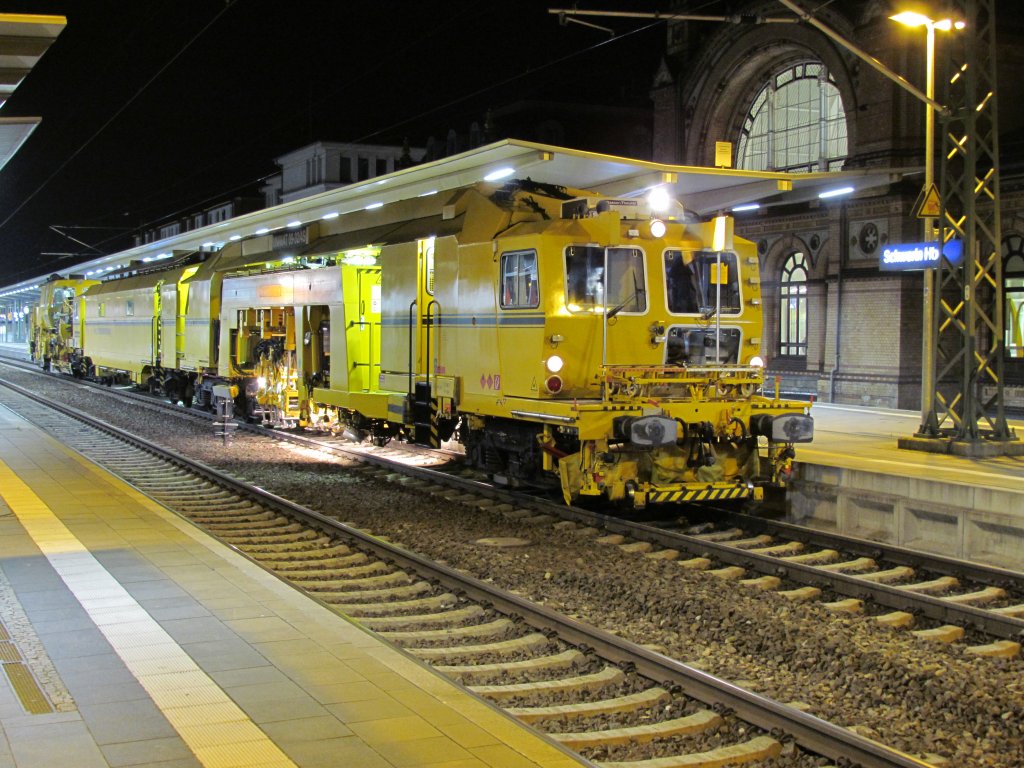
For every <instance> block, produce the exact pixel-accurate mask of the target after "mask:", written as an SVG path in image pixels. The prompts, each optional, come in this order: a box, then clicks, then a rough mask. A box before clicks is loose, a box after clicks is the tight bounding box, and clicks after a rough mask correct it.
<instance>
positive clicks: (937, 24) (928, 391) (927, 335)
mask: <svg viewBox="0 0 1024 768" xmlns="http://www.w3.org/2000/svg"><path fill="white" fill-rule="evenodd" d="M889 18H890V19H892V20H893V21H897V22H899V23H900V24H903V25H905V26H908V27H924V28H925V30H926V31H927V45H926V60H925V62H926V63H925V96H927V98H928V102H931V103H927V102H926V104H925V115H924V193H923V194H924V195H927V194H930V192H931V190H932V188H933V186H934V184H935V110H934V108H933V107H932V103H934V100H935V30H936V29H941V30H943V31H944V32H948V31H949V30H950V29H952V28H953V27H954V26H956V28H957V29H963V22H957V23H956V25H954V24H953V21H952V20H951V19H942V20H940V21H933V20H932V19H930V18H928V17H927V16H924V15H922V14H920V13H915V12H914V11H903V12H902V13H897V14H896V15H894V16H890V17H889ZM923 199H924V198H923V197H922V200H923ZM923 228H924V238H923V240H924V241H925V242H931V241H932V240H934V239H935V231H934V230H935V219H934V218H933V217H930V216H928V217H925V218H924V227H923ZM934 305H935V268H934V267H925V269H924V295H923V299H922V306H923V308H922V313H921V314H922V322H921V428H920V429H919V430H918V432H919V434H922V435H934V434H935V433H936V432H937V431H938V423H937V421H936V419H935V345H934V338H933V332H934V321H933V317H932V316H933V313H934Z"/></svg>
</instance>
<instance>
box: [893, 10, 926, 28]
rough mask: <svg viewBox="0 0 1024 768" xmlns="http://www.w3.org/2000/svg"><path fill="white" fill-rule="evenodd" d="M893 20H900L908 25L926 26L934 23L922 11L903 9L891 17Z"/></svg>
mask: <svg viewBox="0 0 1024 768" xmlns="http://www.w3.org/2000/svg"><path fill="white" fill-rule="evenodd" d="M889 18H890V19H891V20H892V21H898V22H899V23H900V24H903V25H904V26H907V27H926V26H928V25H929V24H931V23H932V20H931V19H929V18H928V17H927V16H925V15H924V14H921V13H916V12H915V11H902V12H901V13H897V14H895V15H893V16H890V17H889Z"/></svg>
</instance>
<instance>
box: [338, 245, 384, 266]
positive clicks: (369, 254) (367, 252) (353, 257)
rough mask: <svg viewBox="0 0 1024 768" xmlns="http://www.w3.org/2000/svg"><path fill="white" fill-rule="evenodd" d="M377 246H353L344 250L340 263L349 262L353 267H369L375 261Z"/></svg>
mask: <svg viewBox="0 0 1024 768" xmlns="http://www.w3.org/2000/svg"><path fill="white" fill-rule="evenodd" d="M379 252H380V251H379V249H377V248H354V249H352V250H351V251H345V252H344V254H343V255H342V257H341V262H342V264H349V265H351V266H354V267H371V266H373V265H374V264H376V263H377V254H378V253H379Z"/></svg>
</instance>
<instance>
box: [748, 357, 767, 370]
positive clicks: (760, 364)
mask: <svg viewBox="0 0 1024 768" xmlns="http://www.w3.org/2000/svg"><path fill="white" fill-rule="evenodd" d="M750 364H751V365H752V366H754V367H755V368H764V358H763V357H761V356H760V355H754V356H753V357H752V358H750Z"/></svg>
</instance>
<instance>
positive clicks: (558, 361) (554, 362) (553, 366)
mask: <svg viewBox="0 0 1024 768" xmlns="http://www.w3.org/2000/svg"><path fill="white" fill-rule="evenodd" d="M544 365H545V367H547V369H548V370H549V371H551V372H552V373H558V372H559V371H560V370H562V366H563V365H565V361H564V360H562V358H561V357H559V356H558V355H552V356H551V357H549V358H548V359H547V360H545V361H544Z"/></svg>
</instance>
